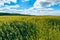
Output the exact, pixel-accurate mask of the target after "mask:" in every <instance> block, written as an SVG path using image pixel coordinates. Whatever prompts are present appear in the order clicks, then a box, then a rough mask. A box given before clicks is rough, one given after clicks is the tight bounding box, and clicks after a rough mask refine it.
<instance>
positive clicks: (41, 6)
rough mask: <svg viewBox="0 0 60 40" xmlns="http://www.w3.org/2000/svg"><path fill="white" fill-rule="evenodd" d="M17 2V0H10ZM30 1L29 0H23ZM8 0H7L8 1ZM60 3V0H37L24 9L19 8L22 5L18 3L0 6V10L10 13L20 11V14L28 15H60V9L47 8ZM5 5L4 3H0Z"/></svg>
mask: <svg viewBox="0 0 60 40" xmlns="http://www.w3.org/2000/svg"><path fill="white" fill-rule="evenodd" d="M10 1H12V2H14V3H16V0H10ZM24 1H29V0H23V2H24ZM6 2H7V1H6ZM8 3H10V2H9V0H8ZM56 4H60V0H36V2H35V3H34V5H33V7H31V8H29V9H24V10H18V9H17V8H19V7H20V6H19V5H18V4H16V5H14V6H6V7H2V8H0V12H8V13H9V12H10V13H19V14H27V15H60V10H54V9H53V8H46V7H50V6H52V5H56ZM0 5H3V3H0Z"/></svg>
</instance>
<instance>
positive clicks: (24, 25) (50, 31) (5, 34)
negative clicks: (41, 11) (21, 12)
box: [0, 16, 60, 40]
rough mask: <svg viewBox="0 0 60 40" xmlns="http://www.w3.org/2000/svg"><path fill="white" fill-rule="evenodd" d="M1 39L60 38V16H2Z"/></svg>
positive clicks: (41, 39) (50, 39) (48, 39)
mask: <svg viewBox="0 0 60 40" xmlns="http://www.w3.org/2000/svg"><path fill="white" fill-rule="evenodd" d="M0 40H60V16H0Z"/></svg>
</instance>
